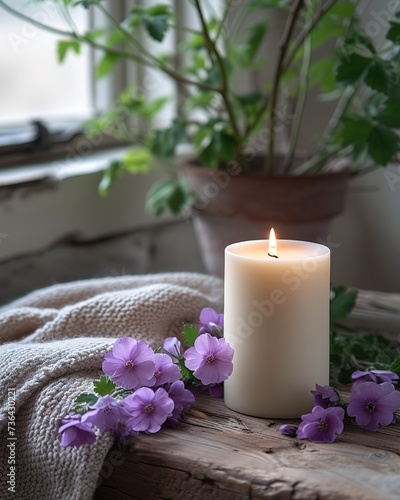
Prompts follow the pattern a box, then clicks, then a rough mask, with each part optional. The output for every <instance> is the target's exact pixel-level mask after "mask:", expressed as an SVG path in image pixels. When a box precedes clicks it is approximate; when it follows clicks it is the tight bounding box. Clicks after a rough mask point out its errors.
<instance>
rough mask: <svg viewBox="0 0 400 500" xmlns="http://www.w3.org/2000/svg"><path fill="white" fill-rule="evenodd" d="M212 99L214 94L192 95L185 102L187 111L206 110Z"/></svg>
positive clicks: (200, 93)
mask: <svg viewBox="0 0 400 500" xmlns="http://www.w3.org/2000/svg"><path fill="white" fill-rule="evenodd" d="M214 99H215V94H214V92H199V93H198V94H194V95H193V96H191V97H190V98H189V99H188V100H187V101H186V107H187V110H188V111H191V110H193V109H196V108H205V109H208V108H209V106H210V105H211V103H212V102H213V101H214Z"/></svg>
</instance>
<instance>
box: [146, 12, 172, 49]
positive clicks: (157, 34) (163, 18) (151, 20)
mask: <svg viewBox="0 0 400 500" xmlns="http://www.w3.org/2000/svg"><path fill="white" fill-rule="evenodd" d="M168 19H169V16H168V15H165V14H159V15H154V16H151V17H145V19H144V21H143V22H144V25H145V27H146V30H147V32H148V34H149V35H150V36H151V37H152V38H153V39H154V40H157V42H162V41H163V39H164V37H165V34H166V33H167V31H168Z"/></svg>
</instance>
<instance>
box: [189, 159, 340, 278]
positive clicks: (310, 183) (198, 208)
mask: <svg viewBox="0 0 400 500" xmlns="http://www.w3.org/2000/svg"><path fill="white" fill-rule="evenodd" d="M183 172H184V175H185V177H186V178H187V179H188V181H189V182H190V184H191V185H192V187H193V189H194V191H195V193H196V195H197V200H198V201H197V202H196V205H195V213H194V217H193V222H194V227H195V231H196V234H197V238H198V242H199V246H200V250H201V252H202V256H203V262H204V267H205V270H206V271H207V272H208V273H210V274H214V275H217V276H223V272H224V249H225V247H226V246H227V245H229V244H231V243H234V242H238V241H244V240H254V239H262V238H266V237H267V235H268V233H269V230H270V228H271V227H273V228H274V229H275V231H276V234H277V236H278V238H281V239H299V240H304V241H314V242H319V243H325V244H326V243H327V241H328V238H329V235H330V231H331V224H332V221H333V219H334V218H335V217H336V216H338V215H339V214H340V213H341V212H342V211H343V209H344V206H345V200H346V193H347V184H348V174H347V173H346V172H332V173H325V174H316V175H305V176H276V177H275V176H265V175H261V174H260V173H254V174H242V173H237V170H236V171H235V170H234V169H232V170H231V171H229V169H227V170H215V169H210V168H205V167H202V166H199V165H198V164H196V163H195V162H187V163H186V164H185V165H184V167H183Z"/></svg>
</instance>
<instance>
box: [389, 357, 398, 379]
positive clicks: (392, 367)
mask: <svg viewBox="0 0 400 500" xmlns="http://www.w3.org/2000/svg"><path fill="white" fill-rule="evenodd" d="M390 370H391V371H392V372H394V373H397V375H400V356H399V357H398V358H396V359H395V360H394V361H393V363H392V364H391V365H390Z"/></svg>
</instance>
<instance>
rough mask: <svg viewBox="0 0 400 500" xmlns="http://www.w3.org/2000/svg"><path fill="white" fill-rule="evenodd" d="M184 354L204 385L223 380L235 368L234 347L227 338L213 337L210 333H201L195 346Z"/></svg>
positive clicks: (187, 363)
mask: <svg viewBox="0 0 400 500" xmlns="http://www.w3.org/2000/svg"><path fill="white" fill-rule="evenodd" d="M183 356H184V357H185V359H186V361H185V365H186V367H187V368H189V370H192V371H193V372H194V376H195V377H197V378H198V379H199V380H200V381H201V383H202V384H204V385H208V384H218V383H219V382H223V381H224V380H226V379H227V378H228V377H229V375H230V374H231V373H232V370H233V364H232V359H233V349H232V347H231V346H230V345H229V344H228V343H227V342H226V341H225V339H218V338H216V337H212V336H211V335H210V334H209V333H203V334H202V335H199V336H198V337H197V339H196V340H195V342H194V346H193V347H190V348H189V349H187V350H186V351H185V352H184V354H183Z"/></svg>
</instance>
